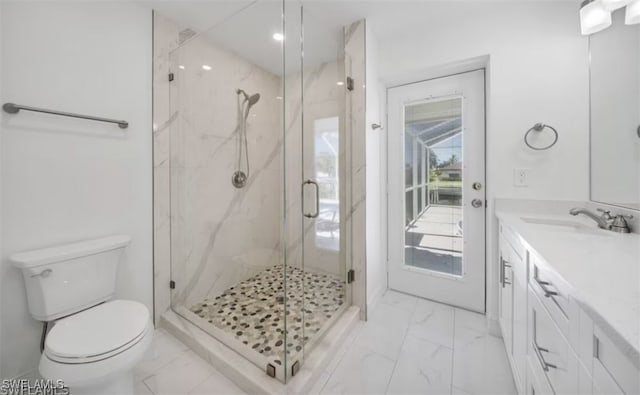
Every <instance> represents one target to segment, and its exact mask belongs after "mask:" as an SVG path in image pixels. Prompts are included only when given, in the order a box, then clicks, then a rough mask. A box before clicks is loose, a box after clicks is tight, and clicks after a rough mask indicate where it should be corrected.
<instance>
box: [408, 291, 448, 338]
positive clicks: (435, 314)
mask: <svg viewBox="0 0 640 395" xmlns="http://www.w3.org/2000/svg"><path fill="white" fill-rule="evenodd" d="M453 323H454V308H453V307H451V306H446V305H443V304H440V303H436V302H432V301H430V300H425V299H420V300H418V303H417V305H416V309H415V311H414V313H413V317H411V323H410V324H409V329H408V331H407V334H408V335H411V336H414V337H417V338H419V339H423V340H428V341H431V342H434V343H437V344H440V345H443V346H445V347H449V348H453Z"/></svg>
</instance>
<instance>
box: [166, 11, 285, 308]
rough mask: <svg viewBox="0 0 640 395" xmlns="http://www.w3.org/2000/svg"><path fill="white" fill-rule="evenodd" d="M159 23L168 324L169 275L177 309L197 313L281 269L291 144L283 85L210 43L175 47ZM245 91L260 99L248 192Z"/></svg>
mask: <svg viewBox="0 0 640 395" xmlns="http://www.w3.org/2000/svg"><path fill="white" fill-rule="evenodd" d="M155 22H156V24H155V30H156V31H155V33H156V41H157V44H156V48H157V49H158V50H157V51H156V63H157V64H156V66H155V68H156V73H157V80H156V83H157V85H156V99H157V100H158V101H157V103H158V106H157V108H158V110H157V111H156V112H155V113H154V118H155V119H154V121H155V124H156V125H157V130H158V131H157V132H156V136H155V137H156V141H155V168H156V180H155V184H156V190H155V193H156V196H155V204H156V213H155V214H156V220H155V221H156V226H155V231H156V235H155V236H156V247H155V250H156V251H155V252H156V281H157V282H156V290H157V292H156V312H157V314H156V315H159V314H161V313H162V312H164V311H166V309H167V308H168V307H169V305H170V301H169V300H168V287H167V292H163V290H164V284H165V283H166V284H168V281H169V276H170V277H171V279H173V280H174V281H175V282H176V289H175V290H174V291H173V292H174V294H173V304H174V305H186V306H187V307H188V306H190V305H191V304H193V303H195V302H198V301H201V300H202V299H204V298H205V297H207V296H210V295H217V294H219V293H221V292H222V291H224V290H225V289H227V288H229V287H230V286H232V285H234V284H236V283H238V282H240V281H241V280H244V279H246V278H248V277H250V276H252V275H253V274H255V273H257V272H259V271H261V270H262V269H264V268H266V267H268V266H272V265H276V264H278V263H280V261H281V253H280V237H281V215H280V213H281V211H282V210H281V207H280V202H281V189H282V185H281V155H280V152H281V141H282V140H281V125H280V116H279V114H280V111H281V100H280V99H279V97H280V96H281V93H280V90H281V79H280V77H278V76H276V75H274V74H272V73H269V72H267V71H265V70H263V69H261V68H260V67H258V66H256V65H254V64H252V63H249V62H247V61H246V60H244V59H242V58H240V57H239V56H237V55H235V54H234V53H232V52H230V51H228V50H226V49H223V48H219V47H216V46H213V45H212V44H210V43H209V42H207V41H206V40H205V39H204V38H202V37H193V38H190V40H189V41H188V42H186V43H184V44H183V45H182V46H180V47H178V48H176V45H175V44H176V43H180V41H181V40H184V39H185V37H184V34H183V36H182V38H181V36H180V32H181V31H182V30H181V29H180V28H177V27H176V26H173V25H172V23H171V22H169V21H167V20H166V19H164V18H162V17H161V16H156V20H155ZM176 34H177V36H176ZM158 37H160V39H158ZM187 38H189V37H187ZM160 41H162V42H160ZM274 56H278V53H275V54H274ZM203 66H205V67H203ZM208 68H210V69H209V70H206V69H208ZM169 70H170V71H171V72H173V73H174V75H175V77H174V80H173V81H172V82H170V83H169V82H168V81H167V79H166V78H167V75H168V71H169ZM167 84H168V90H170V93H169V91H168V90H167V89H163V88H164V87H165V86H164V85H167ZM238 88H240V89H244V90H245V91H246V92H248V93H249V94H253V93H260V95H261V98H260V100H259V102H258V103H256V105H255V106H253V107H252V109H251V113H250V115H249V119H248V121H247V135H248V140H249V143H248V144H249V147H248V151H249V159H250V166H251V173H250V177H249V181H248V183H247V185H246V186H245V187H244V188H243V189H236V188H235V187H233V185H232V184H231V175H232V174H233V172H234V170H235V168H236V166H237V144H238V140H237V126H238V123H239V107H238V105H239V104H238V96H237V94H236V89H238ZM167 101H168V103H167ZM170 213H171V214H170ZM169 218H170V221H171V223H170V226H169V223H168V222H169V220H168V219H169ZM169 227H170V230H171V234H170V236H169V233H168V228H169ZM171 261H172V262H173V264H171V263H170V262H171ZM165 281H166V282H165Z"/></svg>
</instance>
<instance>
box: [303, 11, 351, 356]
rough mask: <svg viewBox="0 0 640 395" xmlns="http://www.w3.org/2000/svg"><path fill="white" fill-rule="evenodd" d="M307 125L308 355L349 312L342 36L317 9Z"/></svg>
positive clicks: (309, 51) (309, 31)
mask: <svg viewBox="0 0 640 395" xmlns="http://www.w3.org/2000/svg"><path fill="white" fill-rule="evenodd" d="M302 19H303V27H304V29H303V41H302V46H303V48H304V51H303V57H302V66H301V67H302V71H301V74H302V81H303V84H302V87H303V89H302V96H303V98H304V100H303V106H302V110H303V120H302V133H301V141H300V152H301V172H302V174H301V181H302V196H303V204H302V214H303V215H302V217H301V225H300V227H301V229H302V254H303V263H304V272H305V276H304V280H305V281H304V288H305V299H304V300H305V304H304V337H305V344H304V349H305V352H308V351H310V350H312V349H313V347H314V346H315V345H316V344H317V343H318V342H319V341H320V340H321V339H322V337H323V336H324V334H325V333H326V331H328V330H329V329H330V328H331V326H332V324H333V323H334V322H335V321H336V320H337V319H338V317H339V316H340V314H341V313H342V311H343V310H344V309H345V308H346V306H347V300H346V298H347V282H346V278H347V261H348V259H347V255H346V249H345V245H346V239H345V234H346V226H345V220H344V219H345V218H346V215H347V210H346V208H347V206H346V204H345V200H346V191H347V188H346V182H345V181H346V179H345V177H344V174H345V173H346V155H345V149H344V147H345V133H344V131H345V113H346V111H345V100H346V95H347V92H348V91H347V89H346V86H347V85H346V77H345V71H344V70H345V60H344V38H343V37H344V34H343V30H342V28H339V29H336V30H329V29H328V28H327V25H328V24H327V23H325V22H324V21H323V20H322V19H320V18H319V17H317V16H316V15H315V14H314V12H313V7H310V6H305V7H304V9H303V13H302Z"/></svg>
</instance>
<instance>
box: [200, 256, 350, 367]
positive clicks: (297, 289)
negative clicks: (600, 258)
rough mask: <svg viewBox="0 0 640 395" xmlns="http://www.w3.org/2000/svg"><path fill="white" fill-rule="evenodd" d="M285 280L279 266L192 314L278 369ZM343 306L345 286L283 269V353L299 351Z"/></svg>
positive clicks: (323, 275) (324, 277) (329, 278)
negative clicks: (270, 362)
mask: <svg viewBox="0 0 640 395" xmlns="http://www.w3.org/2000/svg"><path fill="white" fill-rule="evenodd" d="M283 283H284V276H283V268H282V266H281V265H278V266H273V267H270V268H267V269H265V270H264V271H262V272H260V273H258V274H257V275H255V276H253V277H251V278H249V279H248V280H244V281H242V282H240V283H239V284H237V285H235V286H233V287H231V288H229V289H227V290H226V291H224V292H223V293H222V294H221V295H219V296H216V297H215V298H207V299H205V300H203V301H202V302H200V303H196V304H195V305H193V306H192V307H191V308H190V310H191V311H192V312H193V313H195V314H197V315H198V316H199V317H201V318H203V319H205V320H207V321H208V322H209V323H211V324H213V325H215V326H216V327H218V328H219V329H222V330H223V331H225V332H227V333H230V334H232V335H233V336H234V337H235V338H236V339H237V340H239V341H241V342H242V343H243V344H245V345H246V346H248V347H251V349H253V350H255V351H256V352H259V353H260V354H262V355H264V356H265V357H267V358H269V359H272V360H273V361H274V363H276V364H278V365H282V361H283V358H284V352H285V342H284V336H283V333H284V325H283V322H282V320H283V319H284V314H283V313H284V303H283V299H282V297H283V296H284V292H283V289H284V284H283ZM344 303H345V284H344V281H343V280H341V279H340V278H339V277H337V276H333V275H330V274H326V273H320V272H313V271H309V270H305V271H303V270H301V269H299V268H295V267H290V268H288V269H287V304H288V311H287V327H288V333H289V336H288V339H287V341H288V342H287V355H293V354H297V353H298V352H300V351H301V350H302V348H303V346H304V345H305V344H307V343H308V342H309V341H310V340H312V339H313V336H314V335H316V334H317V333H318V332H320V331H321V329H323V327H324V325H325V324H327V323H328V321H329V320H330V319H331V318H332V317H333V316H334V315H335V314H336V313H337V312H338V311H339V310H340V308H341V307H342V306H343V305H344Z"/></svg>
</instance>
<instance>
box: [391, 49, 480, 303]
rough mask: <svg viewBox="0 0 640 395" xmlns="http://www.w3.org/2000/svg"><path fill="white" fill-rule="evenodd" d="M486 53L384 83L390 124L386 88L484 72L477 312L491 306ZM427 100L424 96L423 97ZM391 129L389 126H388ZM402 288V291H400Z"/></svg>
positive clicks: (433, 273) (443, 275) (434, 273)
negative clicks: (480, 294) (480, 296)
mask: <svg viewBox="0 0 640 395" xmlns="http://www.w3.org/2000/svg"><path fill="white" fill-rule="evenodd" d="M488 60H489V59H488V56H482V57H478V58H474V59H469V60H466V61H461V62H458V63H453V64H451V65H443V66H436V67H433V68H430V69H428V70H426V71H424V72H422V73H418V74H416V73H413V74H411V75H410V76H407V75H405V76H404V77H398V76H396V78H393V79H388V80H387V84H386V86H385V112H386V113H385V121H386V125H387V126H390V122H389V90H390V89H393V88H399V87H403V86H409V85H413V84H419V83H423V82H429V81H433V80H438V79H441V78H447V77H454V76H458V75H461V74H467V73H472V72H475V71H482V72H483V86H482V89H483V91H482V98H483V108H482V113H483V125H482V127H483V135H482V138H481V141H482V143H483V149H482V155H483V160H484V169H483V178H484V181H483V182H484V185H483V189H484V199H485V201H484V207H483V210H484V226H483V231H484V235H483V237H482V243H483V245H484V254H483V263H482V265H483V266H484V276H483V279H482V281H483V290H484V293H483V308H482V310H481V311H479V310H473V311H476V312H480V313H483V314H487V312H488V310H489V309H490V307H491V306H488V303H489V291H488V289H487V288H488V285H489V284H488V281H487V279H488V271H489V269H490V265H489V264H488V263H489V257H490V256H491V254H490V248H491V246H489V245H488V244H487V240H488V239H489V237H488V234H487V233H488V229H489V228H490V223H489V208H490V207H489V188H488V185H487V182H488V174H487V165H488V158H487V133H488V131H487V123H488V107H489V104H488V102H487V98H488V89H489V86H488V79H489V74H488V72H489V62H488ZM454 96H455V95H449V97H454ZM442 97H445V95H443V96H442ZM425 101H427V100H425ZM389 129H390V128H389ZM389 139H390V133H386V144H387V149H386V153H385V154H386V155H385V156H386V157H385V165H386V174H385V177H386V184H387V191H386V199H385V200H386V202H385V203H386V204H385V205H386V210H387V212H386V220H387V229H386V232H385V233H386V247H387V254H386V257H385V258H386V270H387V288H388V289H392V288H391V287H390V281H389V277H390V265H391V264H392V263H391V257H392V253H391V251H392V249H391V243H390V239H391V233H390V232H391V230H390V229H391V228H390V226H389V225H390V224H392V223H393V221H392V220H391V215H390V212H391V210H390V206H391V204H390V199H389V195H390V193H389V170H390V169H389V158H390V155H389ZM416 271H417V272H424V270H423V269H419V268H417V269H416ZM431 275H432V276H434V277H438V276H440V277H450V276H449V275H446V274H438V273H437V272H431ZM400 292H403V291H400ZM439 303H443V304H447V303H445V302H439ZM452 306H454V307H457V308H462V309H468V308H466V307H463V306H455V305H452Z"/></svg>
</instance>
